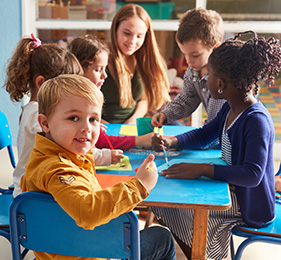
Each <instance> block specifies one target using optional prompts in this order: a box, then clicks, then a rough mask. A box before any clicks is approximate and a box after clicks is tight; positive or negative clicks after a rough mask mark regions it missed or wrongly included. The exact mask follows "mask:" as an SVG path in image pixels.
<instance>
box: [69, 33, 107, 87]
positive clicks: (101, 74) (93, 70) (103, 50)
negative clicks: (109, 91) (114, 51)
mask: <svg viewBox="0 0 281 260" xmlns="http://www.w3.org/2000/svg"><path fill="white" fill-rule="evenodd" d="M68 49H69V50H70V51H71V52H72V53H73V54H74V55H75V56H76V58H77V59H78V60H79V62H80V64H81V66H82V68H83V70H84V76H85V77H86V78H88V79H89V80H91V81H92V82H93V83H94V84H95V85H96V86H97V87H99V88H101V86H102V85H103V83H104V80H105V79H106V78H107V74H106V72H105V70H106V67H107V63H108V55H109V48H108V47H107V45H106V44H105V43H104V42H102V41H101V40H99V39H98V38H97V37H94V36H92V35H90V34H88V35H86V36H84V37H82V36H80V37H77V38H75V39H74V40H72V41H71V42H70V44H69V45H68Z"/></svg>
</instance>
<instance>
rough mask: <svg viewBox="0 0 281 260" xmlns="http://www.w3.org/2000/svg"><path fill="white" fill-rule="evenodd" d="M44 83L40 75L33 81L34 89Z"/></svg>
mask: <svg viewBox="0 0 281 260" xmlns="http://www.w3.org/2000/svg"><path fill="white" fill-rule="evenodd" d="M44 81H45V78H44V77H43V76H42V75H39V76H37V77H36V79H35V86H36V88H37V89H39V88H40V87H41V85H42V84H43V82H44Z"/></svg>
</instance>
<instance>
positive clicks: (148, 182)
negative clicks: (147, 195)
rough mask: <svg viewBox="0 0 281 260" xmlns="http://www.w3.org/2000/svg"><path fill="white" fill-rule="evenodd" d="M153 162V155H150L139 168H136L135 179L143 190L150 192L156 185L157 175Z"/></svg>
mask: <svg viewBox="0 0 281 260" xmlns="http://www.w3.org/2000/svg"><path fill="white" fill-rule="evenodd" d="M153 160H154V155H153V154H150V155H148V157H147V158H146V159H145V160H144V162H143V163H142V164H141V166H140V167H139V168H136V169H135V171H136V177H138V178H139V179H140V180H141V181H142V183H143V185H144V186H145V188H146V189H147V190H148V192H150V191H151V190H152V189H153V188H154V186H155V185H156V183H157V180H158V173H157V167H156V164H155V162H154V161H153Z"/></svg>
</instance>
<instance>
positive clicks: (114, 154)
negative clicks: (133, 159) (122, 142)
mask: <svg viewBox="0 0 281 260" xmlns="http://www.w3.org/2000/svg"><path fill="white" fill-rule="evenodd" d="M123 158H124V155H123V151H122V150H111V163H112V164H115V163H118V162H120V161H121V160H122V159H123Z"/></svg>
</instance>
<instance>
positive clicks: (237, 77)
mask: <svg viewBox="0 0 281 260" xmlns="http://www.w3.org/2000/svg"><path fill="white" fill-rule="evenodd" d="M246 33H253V34H254V37H253V38H252V39H250V40H248V41H247V42H244V41H241V40H238V39H237V38H238V37H240V35H241V34H246ZM208 68H210V70H211V71H212V72H211V73H212V76H214V77H216V78H219V79H228V80H229V82H231V83H232V84H233V85H234V86H235V87H236V88H237V89H239V90H241V94H243V95H244V97H246V96H247V94H248V93H249V92H250V91H251V90H252V89H253V88H254V91H255V92H257V89H258V85H257V81H258V80H259V79H260V78H262V79H267V78H273V76H274V75H275V74H277V73H278V72H279V70H280V68H281V48H280V43H279V40H277V39H275V38H270V39H268V40H266V39H265V38H263V37H258V36H257V35H256V34H255V33H254V32H252V31H248V32H244V33H239V34H237V35H236V36H235V37H234V39H229V40H227V41H225V42H224V43H223V44H222V45H221V46H219V47H218V48H216V49H215V50H214V51H213V53H212V54H211V56H210V58H209V62H208ZM208 70H209V69H208ZM210 70H209V78H210V76H211V75H210ZM208 81H209V79H208ZM208 85H209V82H208ZM218 98H219V97H218Z"/></svg>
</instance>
